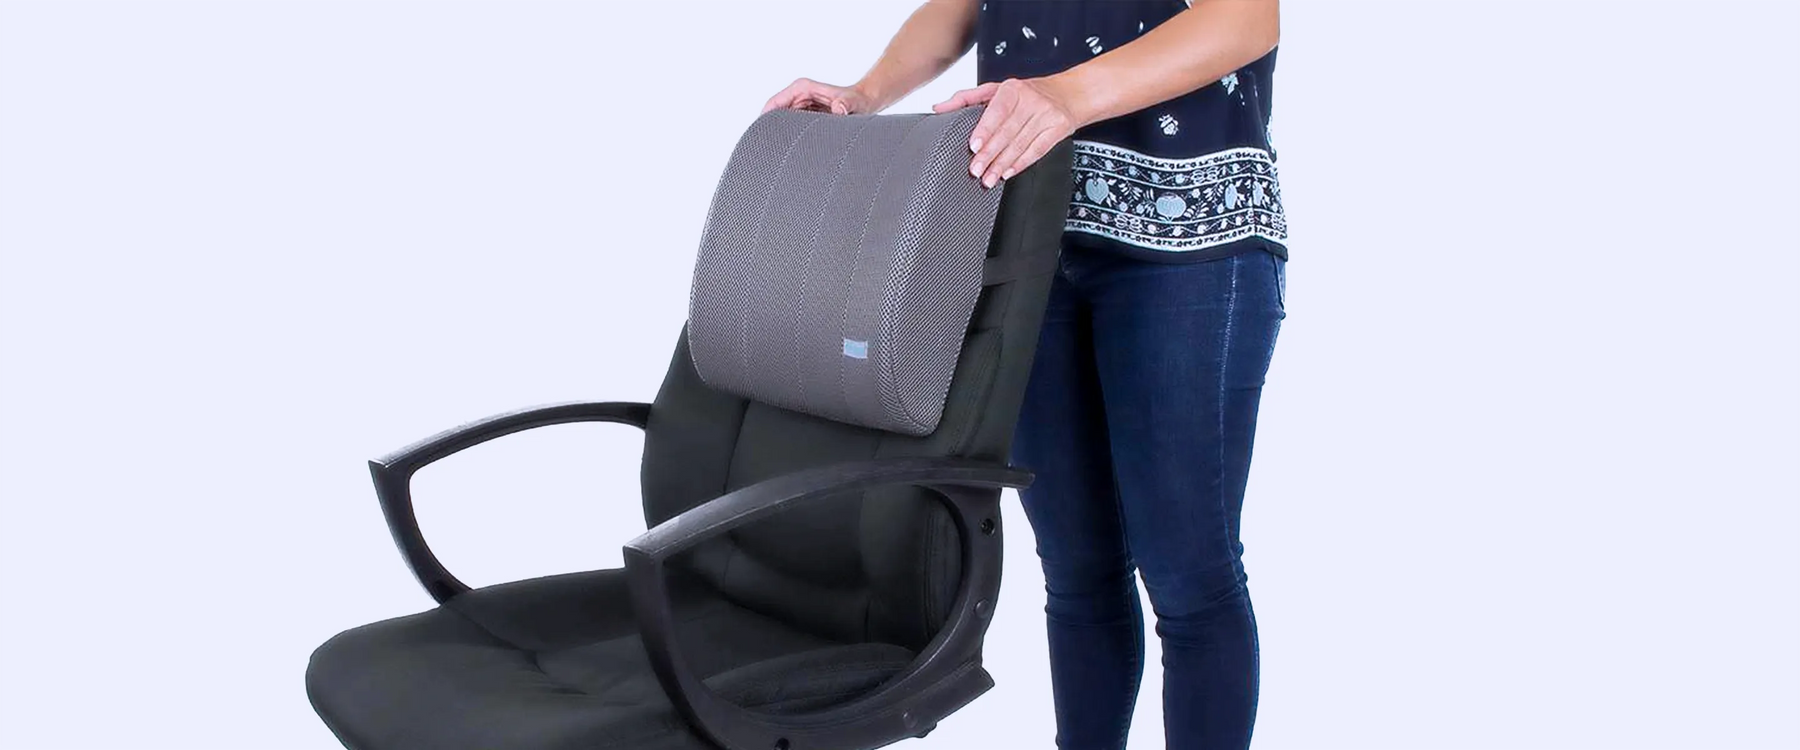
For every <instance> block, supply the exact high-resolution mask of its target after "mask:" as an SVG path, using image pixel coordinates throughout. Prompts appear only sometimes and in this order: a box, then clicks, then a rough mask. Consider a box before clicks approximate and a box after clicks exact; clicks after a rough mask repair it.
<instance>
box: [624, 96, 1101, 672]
mask: <svg viewBox="0 0 1800 750" xmlns="http://www.w3.org/2000/svg"><path fill="white" fill-rule="evenodd" d="M979 114H980V112H979V110H975V109H970V110H962V111H958V112H954V113H950V114H945V115H875V116H870V115H852V116H842V115H828V114H822V113H806V112H794V111H782V110H778V111H776V112H771V113H768V114H765V115H764V116H763V117H761V118H759V119H758V120H757V122H756V124H754V125H753V126H752V127H751V128H750V130H749V131H748V132H747V133H746V135H745V137H744V139H743V140H742V141H740V143H739V147H738V149H737V151H736V152H735V153H734V154H733V158H732V164H731V166H729V167H728V168H727V170H726V175H725V178H724V179H723V180H722V181H721V184H720V189H719V191H718V193H717V194H716V195H715V197H714V204H713V210H712V212H711V213H710V215H709V218H708V229H707V235H706V239H705V240H704V241H703V243H702V248H701V253H700V258H699V262H698V263H697V264H696V274H695V285H694V298H693V299H692V300H691V301H692V306H691V311H690V316H689V320H688V322H687V324H686V325H684V326H683V328H682V331H681V335H680V336H679V337H678V339H677V344H676V348H675V352H674V357H673V360H672V361H671V363H670V366H669V371H668V374H667V376H666V377H665V379H664V381H663V384H662V387H661V389H660V391H659V392H658V393H657V396H656V400H655V402H654V403H653V404H652V405H651V410H650V419H649V424H648V427H647V429H646V438H645V441H646V442H645V451H644V460H643V469H642V481H643V490H644V498H645V515H646V520H647V521H648V522H649V523H652V524H654V523H658V522H660V521H662V520H663V519H666V518H668V517H670V516H673V515H675V514H677V513H680V512H682V511H684V510H687V509H688V508H691V507H693V506H695V505H698V504H700V503H703V502H705V501H707V500H710V499H712V498H714V497H717V496H719V495H721V494H724V493H726V492H729V491H731V490H734V489H737V488H739V487H742V486H745V485H748V484H752V483H755V482H757V481H760V480H763V479H768V478H770V477H774V476H778V475H781V474H785V473H789V472H792V471H796V470H800V469H805V468H811V467H815V466H820V465H825V464H831V463H837V462H842V461H853V460H866V459H874V458H888V457H900V456H945V457H964V458H980V459H989V460H994V461H1005V460H1006V458H1007V455H1008V453H1009V450H1010V445H1011V441H1012V434H1013V427H1014V424H1015V422H1016V421H1017V418H1018V410H1019V405H1020V402H1021V400H1022V399H1023V396H1024V389H1025V385H1026V381H1027V379H1028V377H1029V374H1030V370H1031V364H1032V359H1033V356H1034V354H1035V351H1036V346H1037V337H1038V327H1039V324H1040V323H1041V322H1042V318H1043V313H1044V305H1045V302H1046V299H1047V296H1048V293H1049V287H1050V280H1051V275H1052V273H1053V272H1054V265H1055V257H1056V255H1057V253H1058V252H1059V250H1060V245H1059V243H1060V238H1061V234H1062V224H1063V218H1064V214H1065V212H1066V211H1067V206H1068V201H1069V198H1070V190H1071V188H1070V178H1069V174H1070V161H1071V148H1070V144H1068V143H1067V142H1065V143H1063V144H1060V145H1059V146H1058V147H1057V148H1056V149H1054V150H1052V151H1051V153H1050V154H1049V155H1047V156H1046V157H1045V158H1044V159H1042V160H1040V161H1039V162H1038V163H1037V164H1036V165H1034V166H1032V167H1031V168H1029V169H1027V170H1025V171H1024V172H1022V173H1020V174H1019V175H1017V176H1015V177H1014V178H1013V179H1012V180H1009V181H1008V182H1007V183H1006V184H1005V185H1004V187H1003V188H998V189H996V190H998V191H999V193H1000V197H999V200H998V206H997V208H996V207H995V205H994V204H995V201H994V197H993V196H994V192H993V191H987V190H984V189H982V188H981V187H980V186H979V185H977V184H975V179H974V178H973V177H971V176H969V174H968V170H967V165H968V159H969V157H970V154H969V153H968V149H967V146H966V142H967V138H968V134H969V132H970V129H971V128H972V127H973V125H974V123H975V120H976V118H977V117H978V116H979ZM990 222H991V223H990ZM990 229H991V231H990ZM971 243H973V244H971ZM991 258H1004V259H1008V260H1009V261H1013V262H1016V263H1017V265H1015V266H1014V267H1015V268H1022V269H1026V270H1025V271H1024V272H1022V273H1019V274H1016V275H1013V276H1012V277H1011V278H1008V279H1006V280H1004V281H999V282H996V283H989V284H986V285H984V284H983V282H982V279H981V275H980V272H981V267H982V262H983V260H985V259H991ZM971 274H973V275H971ZM810 280H819V281H818V282H817V283H814V284H812V287H811V289H810V290H809V289H807V288H806V287H807V286H808V284H809V283H811V281H810ZM946 331H952V332H953V333H954V334H955V335H945V332H946ZM734 332H735V335H733V334H734ZM864 332H866V333H864ZM840 339H841V340H842V341H841V343H840ZM946 342H948V343H947V344H946ZM864 347H867V348H864ZM858 360H860V361H858ZM746 364H747V365H748V366H746ZM925 492H926V491H925V490H920V489H917V488H912V487H893V488H882V489H877V490H871V491H867V492H862V493H859V494H860V495H861V497H844V498H834V499H831V500H827V501H822V502H819V503H815V504H812V505H810V506H807V507H804V508H801V509H798V510H794V511H791V512H786V513H783V514H780V515H778V516H775V517H771V518H769V519H765V520H763V521H760V522H757V523H755V524H752V525H750V526H747V527H744V528H741V529H739V530H737V531H735V532H732V533H731V534H729V535H728V536H725V537H722V538H720V539H717V540H714V541H713V542H711V543H709V544H705V545H702V546H701V547H699V548H698V549H696V550H695V551H694V552H693V553H691V555H690V557H689V558H688V559H687V560H686V561H685V567H686V568H687V570H688V572H690V573H691V574H693V575H694V576H697V577H698V578H699V579H701V580H703V581H705V582H706V583H708V584H709V585H711V586H712V587H714V588H716V589H717V590H718V591H719V592H720V593H721V594H722V595H724V596H726V597H728V598H730V599H731V600H733V601H734V602H737V603H738V604H740V605H743V606H747V607H750V608H753V609H755V610H757V611H760V612H762V613H764V614H766V615H768V616H771V617H774V618H777V619H780V620H782V621H785V622H788V623H790V624H792V625H794V626H796V627H799V628H802V629H804V630H807V631H810V632H814V633H817V634H819V635H821V636H824V637H828V638H833V639H837V640H842V641H851V642H856V641H880V642H885V643H895V644H899V645H903V646H907V647H910V648H919V647H921V646H923V645H924V644H925V643H926V642H927V641H928V640H929V639H930V638H931V636H932V635H933V633H934V632H935V631H936V630H937V628H938V626H939V625H940V624H941V623H942V622H943V620H944V617H945V616H946V614H947V612H948V610H949V607H950V605H951V601H952V598H953V596H954V594H955V591H956V584H957V581H958V579H959V575H960V567H961V560H960V554H961V553H960V542H959V539H958V537H957V532H956V530H955V527H954V525H953V523H952V521H951V520H950V517H949V515H948V513H947V512H945V511H944V509H943V508H942V507H941V506H940V505H939V504H938V503H937V502H934V501H932V499H931V498H929V497H928V496H926V495H925V494H924V493H925ZM996 492H998V490H996Z"/></svg>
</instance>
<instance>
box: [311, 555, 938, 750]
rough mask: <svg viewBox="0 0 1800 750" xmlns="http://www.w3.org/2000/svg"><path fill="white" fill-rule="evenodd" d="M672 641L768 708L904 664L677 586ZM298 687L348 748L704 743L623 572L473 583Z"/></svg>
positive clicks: (791, 705) (580, 749) (367, 636)
mask: <svg viewBox="0 0 1800 750" xmlns="http://www.w3.org/2000/svg"><path fill="white" fill-rule="evenodd" d="M673 593H674V603H675V611H676V614H677V619H678V620H679V621H680V626H679V628H678V630H677V632H678V634H679V636H678V637H679V638H680V639H681V642H682V643H683V644H684V646H685V647H686V649H688V651H689V654H690V657H691V659H692V661H693V663H694V666H695V667H696V668H697V669H698V670H699V671H700V673H701V674H703V675H705V676H706V682H707V684H708V685H709V686H710V687H711V688H713V689H714V690H716V691H718V692H719V693H720V694H721V695H723V696H724V697H725V698H727V699H728V700H731V701H732V702H734V703H738V704H739V705H743V706H746V707H750V708H755V709H757V710H761V711H766V712H770V713H785V712H794V711H807V710H815V709H818V708H823V707H827V706H831V705H835V704H838V703H842V702H845V701H847V700H850V699H852V698H855V697H857V696H859V695H861V694H863V693H865V692H867V691H869V690H870V689H872V688H874V687H876V686H878V685H880V684H881V683H883V682H885V681H886V680H887V679H888V678H890V677H892V676H893V675H895V674H897V673H898V672H899V671H900V670H902V669H904V668H905V667H906V666H907V664H909V663H910V662H911V661H912V658H913V656H914V654H913V652H912V651H910V650H908V649H906V648H903V647H900V646H895V645H890V644H883V643H859V644H847V643H839V642H835V641H831V640H828V639H825V638H820V637H817V636H814V635H811V634H808V633H805V632H802V631H800V630H798V629H796V628H794V627H791V626H789V625H787V624H784V623H782V622H779V621H777V620H775V619H772V618H769V617H766V616H764V615H761V614H758V613H756V612H753V611H751V610H749V609H746V608H744V607H741V606H738V605H736V604H733V603H731V602H730V601H727V600H726V599H724V598H722V597H720V596H719V595H717V594H716V593H714V592H712V590H711V589H709V588H708V587H706V586H705V585H704V584H700V583H697V582H683V583H680V584H678V585H677V586H676V590H675V591H674V592H673ZM306 687H307V695H308V697H309V698H310V699H311V700H312V703H313V707H314V708H315V709H316V710H317V711H318V713H319V715H320V716H321V717H323V718H324V719H325V723H326V724H327V725H328V726H329V727H330V728H331V730H332V732H333V733H335V734H336V735H337V736H338V739H339V740H341V741H342V742H343V743H344V744H345V745H346V746H348V747H350V748H354V749H355V750H412V749H418V750H464V749H468V750H475V749H477V748H480V749H481V750H599V749H601V748H632V749H633V750H712V747H713V746H712V745H710V744H708V743H706V742H703V741H701V740H700V739H699V738H698V737H696V736H695V735H694V734H692V733H691V732H690V731H689V729H688V728H687V725H686V723H685V722H684V721H683V720H682V719H681V718H680V717H679V716H678V715H677V713H676V711H675V709H674V707H673V706H672V705H671V704H670V703H669V700H668V698H667V697H666V696H665V695H664V692H663V690H662V687H661V686H660V685H659V684H658V682H657V680H656V676H655V674H654V673H653V672H652V671H651V667H650V662H649V660H648V659H647V658H646V657H645V655H644V648H643V645H642V642H641V641H640V639H639V637H638V635H637V626H636V623H635V621H634V620H633V618H632V615H631V608H630V597H629V595H628V593H627V590H626V586H625V578H624V575H623V572H622V571H618V570H607V571H596V572H586V573H573V574H568V575H561V576H552V577H548V578H539V579H533V580H529V581H521V582H517V583H508V584H502V585H499V586H492V587H488V588H482V589H476V590H473V591H469V592H467V593H464V594H462V595H459V596H457V597H455V598H453V599H451V600H450V601H449V602H447V603H445V604H444V605H443V606H440V607H438V608H436V609H433V610H430V611H427V612H422V613H419V614H415V615H409V616H406V617H399V618H395V619H391V620H385V621H382V622H377V623H373V624H370V625H365V626H363V627H359V628H355V629H353V630H349V631H345V632H344V633H341V634H339V635H337V636H336V637H334V638H332V639H331V640H330V641H327V642H326V643H325V644H324V645H323V646H320V647H319V649H318V650H317V651H315V652H314V653H313V656H312V660H311V663H310V664H309V665H308V667H307V673H306Z"/></svg>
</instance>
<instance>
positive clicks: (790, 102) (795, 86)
mask: <svg viewBox="0 0 1800 750" xmlns="http://www.w3.org/2000/svg"><path fill="white" fill-rule="evenodd" d="M840 108H841V111H840ZM775 109H812V110H819V111H827V110H829V111H832V112H837V113H839V114H849V113H850V104H849V103H848V102H846V101H844V98H843V90H842V89H840V88H838V87H836V86H832V85H830V84H825V83H819V82H818V81H815V80H812V79H811V78H801V79H798V80H796V81H794V82H793V83H790V84H788V87H787V88H785V89H782V90H781V92H780V93H777V94H776V95H774V96H772V97H770V98H769V101H768V102H766V103H764V104H763V110H762V111H763V112H768V111H770V110H775Z"/></svg>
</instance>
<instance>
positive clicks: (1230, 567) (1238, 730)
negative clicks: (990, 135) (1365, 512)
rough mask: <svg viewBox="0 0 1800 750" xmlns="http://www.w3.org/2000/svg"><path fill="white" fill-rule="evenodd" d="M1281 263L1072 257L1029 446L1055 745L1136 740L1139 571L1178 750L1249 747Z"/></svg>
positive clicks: (1167, 726)
mask: <svg viewBox="0 0 1800 750" xmlns="http://www.w3.org/2000/svg"><path fill="white" fill-rule="evenodd" d="M1285 295H1286V261H1284V260H1281V259H1279V258H1277V257H1276V256H1274V255H1272V254H1269V253H1266V252H1263V251H1260V250H1258V251H1252V252H1248V253H1242V254H1239V255H1235V256H1230V257H1226V258H1221V259H1219V260H1214V261H1204V262H1199V263H1185V264H1174V263H1156V262H1153V261H1142V260H1135V259H1131V258H1128V257H1125V256H1123V255H1120V254H1115V253H1108V252H1106V251H1103V250H1091V249H1081V248H1078V247H1075V246H1066V247H1065V248H1064V250H1063V253H1062V261H1061V272H1060V273H1058V274H1057V276H1056V278H1055V280H1054V282H1053V286H1052V288H1051V291H1050V305H1049V309H1048V310H1047V312H1046V314H1045V318H1044V326H1043V333H1042V339H1041V340H1040V342H1039V344H1038V352H1037V357H1036V361H1035V363H1034V365H1033V367H1032V374H1031V383H1030V385H1029V387H1028V388H1027V389H1026V395H1025V404H1024V408H1023V411H1022V412H1021V414H1020V418H1019V425H1018V431H1017V434H1016V436H1015V438H1014V448H1013V460H1014V462H1016V463H1018V464H1021V465H1023V466H1024V467H1026V468H1028V469H1030V470H1032V471H1034V472H1035V473H1036V474H1037V479H1036V480H1035V481H1034V482H1033V483H1032V485H1031V486H1030V487H1029V488H1028V489H1026V490H1025V491H1024V492H1023V493H1021V499H1022V501H1023V503H1024V506H1025V512H1026V516H1027V517H1028V518H1029V519H1030V522H1031V525H1032V529H1033V531H1034V532H1035V533H1036V535H1037V552H1038V557H1039V558H1040V560H1041V561H1042V563H1043V568H1044V579H1045V588H1046V591H1047V593H1048V595H1049V598H1048V604H1047V605H1046V606H1045V614H1046V615H1047V620H1048V628H1049V641H1050V671H1051V678H1052V683H1053V688H1054V692H1055V696H1056V724H1057V735H1056V743H1057V747H1059V748H1062V749H1063V750H1117V749H1118V748H1123V747H1124V746H1125V736H1126V732H1127V731H1128V730H1129V728H1130V725H1131V714H1132V707H1133V705H1134V704H1135V703H1136V700H1137V693H1138V685H1139V682H1140V680H1141V678H1142V676H1143V669H1144V663H1143V662H1144V614H1143V611H1142V608H1141V607H1140V606H1139V604H1138V588H1137V577H1138V576H1142V578H1143V581H1144V588H1145V590H1146V591H1147V592H1148V593H1149V599H1150V602H1151V605H1152V609H1153V610H1154V612H1155V615H1156V634H1157V635H1158V636H1159V637H1160V638H1161V639H1162V651H1163V663H1162V666H1163V696H1162V698H1163V721H1164V731H1165V733H1166V736H1167V743H1168V747H1169V748H1170V749H1171V750H1237V749H1240V748H1244V747H1247V746H1248V745H1249V744H1250V733H1251V726H1252V724H1253V723H1254V721H1255V717H1256V697H1257V681H1258V664H1257V640H1256V617H1255V615H1254V614H1253V613H1252V611H1251V608H1250V596H1249V593H1248V590H1247V589H1246V588H1245V581H1246V580H1247V579H1246V576H1245V574H1244V566H1243V564H1242V562H1241V561H1240V560H1241V555H1242V553H1243V545H1242V544H1241V543H1239V541H1238V516H1239V511H1240V509H1241V508H1242V507H1243V500H1244V485H1245V480H1246V478H1247V477H1248V474H1249V469H1250V452H1251V443H1252V442H1253V437H1254V434H1255V428H1256V411H1257V402H1258V400H1259V398H1260V397H1261V395H1262V385H1263V376H1264V373H1265V372H1267V370H1268V366H1269V360H1270V357H1271V355H1272V353H1273V350H1274V346H1275V338H1276V334H1277V332H1278V331H1279V329H1280V326H1281V321H1282V319H1283V318H1284V317H1286V312H1285Z"/></svg>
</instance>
